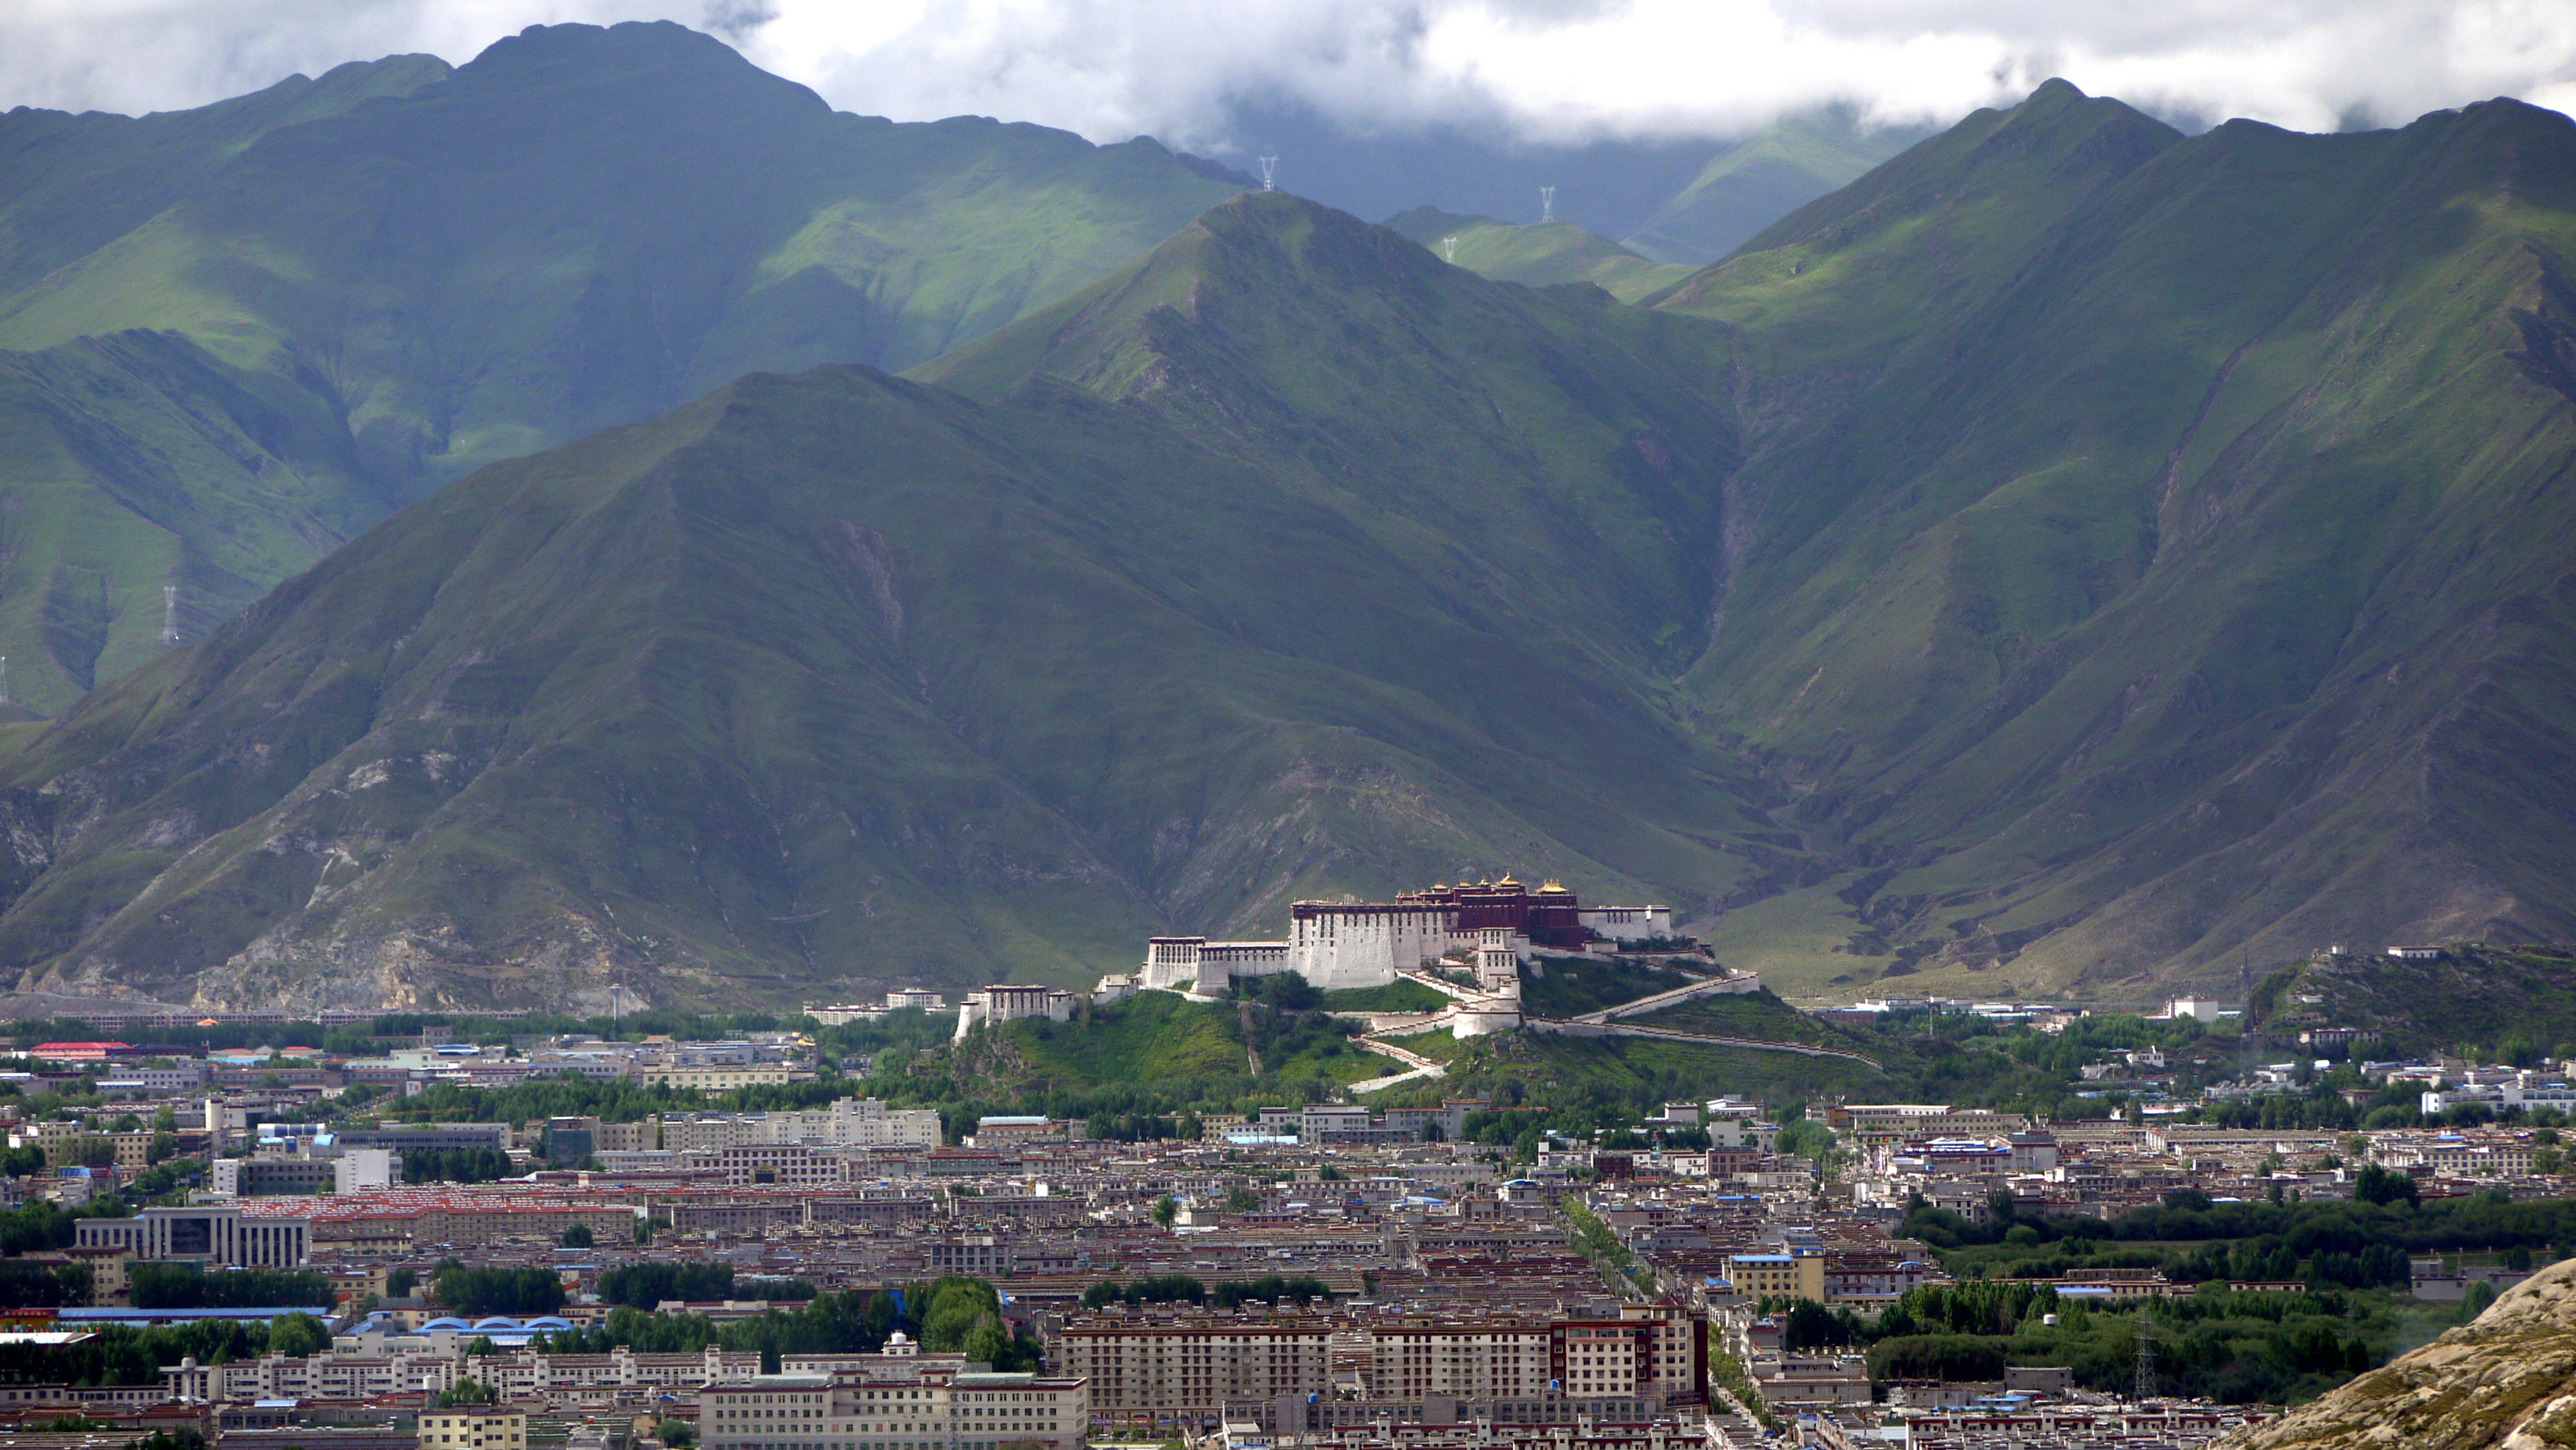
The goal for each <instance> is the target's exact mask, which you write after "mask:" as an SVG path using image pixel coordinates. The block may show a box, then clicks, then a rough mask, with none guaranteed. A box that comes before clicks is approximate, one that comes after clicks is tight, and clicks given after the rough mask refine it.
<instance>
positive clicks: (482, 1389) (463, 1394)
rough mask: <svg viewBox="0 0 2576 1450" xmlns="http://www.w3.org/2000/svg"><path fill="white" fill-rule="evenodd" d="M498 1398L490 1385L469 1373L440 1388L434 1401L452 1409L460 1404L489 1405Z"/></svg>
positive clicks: (444, 1408) (438, 1406)
mask: <svg viewBox="0 0 2576 1450" xmlns="http://www.w3.org/2000/svg"><path fill="white" fill-rule="evenodd" d="M496 1398H497V1396H495V1395H494V1394H493V1393H492V1387H491V1386H490V1385H487V1384H484V1383H483V1382H481V1381H480V1380H477V1379H475V1378H474V1377H473V1376H471V1375H468V1376H466V1377H465V1378H463V1379H461V1380H458V1381H457V1382H456V1383H454V1384H452V1385H449V1386H448V1387H447V1388H445V1389H443V1390H440V1391H439V1392H438V1398H437V1400H436V1401H434V1402H433V1403H434V1404H435V1406H436V1407H437V1408H439V1409H442V1410H452V1409H455V1408H456V1407H458V1406H459V1405H488V1404H491V1403H492V1402H493V1400H494V1399H496Z"/></svg>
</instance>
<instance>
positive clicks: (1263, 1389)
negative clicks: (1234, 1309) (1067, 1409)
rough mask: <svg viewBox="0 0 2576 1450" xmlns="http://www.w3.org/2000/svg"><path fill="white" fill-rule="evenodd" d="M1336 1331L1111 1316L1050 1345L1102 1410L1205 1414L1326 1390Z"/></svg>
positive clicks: (1266, 1322) (1295, 1323)
mask: <svg viewBox="0 0 2576 1450" xmlns="http://www.w3.org/2000/svg"><path fill="white" fill-rule="evenodd" d="M1333 1331H1334V1325H1333V1323H1332V1321H1330V1320H1327V1319H1322V1318H1309V1317H1303V1316H1284V1315H1283V1316H1278V1317H1273V1318H1268V1319H1250V1318H1234V1317H1223V1318H1220V1317H1217V1316H1210V1315H1194V1316H1190V1317H1188V1318H1186V1319H1177V1320H1176V1319H1166V1318H1154V1319H1146V1318H1142V1317H1135V1318H1130V1317H1123V1316H1105V1317H1099V1318H1086V1319H1077V1320H1075V1321H1073V1322H1072V1323H1070V1324H1067V1325H1066V1326H1065V1327H1064V1328H1063V1329H1061V1330H1059V1331H1057V1334H1056V1338H1055V1342H1054V1343H1053V1344H1052V1345H1051V1346H1050V1349H1051V1350H1052V1351H1053V1357H1054V1359H1055V1360H1056V1362H1057V1363H1059V1364H1061V1365H1062V1366H1063V1368H1064V1371H1065V1373H1067V1374H1069V1375H1072V1376H1074V1377H1075V1378H1077V1379H1080V1380H1083V1381H1085V1382H1086V1383H1087V1384H1088V1385H1089V1386H1090V1395H1091V1404H1092V1407H1093V1408H1094V1409H1095V1410H1097V1411H1098V1412H1099V1413H1101V1414H1108V1415H1118V1414H1140V1413H1154V1412H1161V1411H1180V1412H1194V1413H1201V1414H1209V1413H1217V1412H1219V1411H1221V1410H1222V1409H1223V1407H1224V1406H1225V1404H1226V1403H1227V1402H1228V1401H1240V1400H1263V1399H1269V1398H1272V1397H1274V1396H1277V1395H1288V1394H1300V1395H1303V1394H1322V1393H1324V1392H1325V1391H1326V1390H1328V1389H1329V1388H1330V1387H1331V1385H1330V1378H1331V1370H1332V1340H1333ZM709 1450H716V1447H713V1446H710V1447H709Z"/></svg>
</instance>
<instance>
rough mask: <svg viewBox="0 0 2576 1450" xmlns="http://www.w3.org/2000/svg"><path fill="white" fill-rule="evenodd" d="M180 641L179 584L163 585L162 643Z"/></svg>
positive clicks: (166, 644) (167, 644)
mask: <svg viewBox="0 0 2576 1450" xmlns="http://www.w3.org/2000/svg"><path fill="white" fill-rule="evenodd" d="M178 642H179V586H178V585H176V584H164V585H162V586H161V643H162V645H163V646H164V647H167V646H170V645H174V644H177V643H178Z"/></svg>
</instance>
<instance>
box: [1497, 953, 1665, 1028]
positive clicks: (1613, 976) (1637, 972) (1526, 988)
mask: <svg viewBox="0 0 2576 1450" xmlns="http://www.w3.org/2000/svg"><path fill="white" fill-rule="evenodd" d="M1540 965H1541V967H1542V968H1543V969H1544V970H1545V972H1546V975H1545V976H1538V975H1535V974H1525V975H1524V976H1523V978H1522V981H1521V1005H1522V1006H1523V1007H1524V1008H1526V1009H1527V1010H1529V1011H1530V1012H1532V1013H1534V1014H1536V1015H1538V1016H1541V1017H1579V1016H1581V1015H1583V1014H1584V1013H1586V1012H1598V1011H1600V1010H1601V1009H1602V1008H1604V1007H1616V1006H1618V1005H1619V1004H1620V1003H1622V1002H1634V1001H1636V1000H1637V999H1638V998H1640V997H1650V996H1653V995H1654V994H1655V993H1657V992H1663V991H1669V990H1671V989H1672V988H1675V987H1678V986H1681V985H1683V983H1684V982H1686V981H1687V980H1688V978H1686V977H1684V976H1683V975H1682V974H1681V973H1679V972H1668V971H1665V970H1664V969H1663V968H1661V967H1649V966H1645V965H1643V964H1640V963H1636V962H1587V961H1585V960H1584V959H1582V958H1580V957H1548V958H1545V959H1544V960H1543V961H1542V962H1541V963H1540Z"/></svg>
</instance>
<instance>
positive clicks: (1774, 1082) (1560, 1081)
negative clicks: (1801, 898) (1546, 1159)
mask: <svg viewBox="0 0 2576 1450" xmlns="http://www.w3.org/2000/svg"><path fill="white" fill-rule="evenodd" d="M1745 1000H1748V1001H1749V1000H1753V999H1745ZM1799 1015H1800V1014H1797V1013H1796V1012H1794V1011H1792V1010H1791V1009H1789V1008H1786V1007H1782V1008H1780V1009H1778V1011H1777V1013H1774V1014H1767V1015H1762V1016H1759V1017H1748V1018H1747V1019H1746V1020H1745V1021H1744V1022H1743V1023H1742V1024H1741V1025H1742V1026H1743V1027H1744V1028H1745V1029H1746V1030H1745V1031H1744V1032H1743V1033H1742V1035H1744V1036H1749V1037H1758V1038H1762V1039H1765V1040H1771V1041H1794V1040H1797V1038H1796V1037H1795V1035H1794V1034H1795V1033H1796V1031H1797V1030H1798V1029H1797V1027H1796V1025H1795V1021H1794V1020H1793V1019H1796V1018H1798V1017H1799ZM1464 1047H1465V1050H1464V1051H1463V1052H1460V1053H1458V1054H1456V1055H1454V1056H1452V1057H1451V1058H1449V1059H1447V1062H1448V1066H1449V1073H1450V1075H1449V1077H1447V1078H1446V1079H1443V1080H1442V1082H1441V1083H1440V1084H1439V1087H1440V1089H1441V1090H1442V1091H1443V1092H1446V1093H1451V1094H1457V1093H1484V1092H1492V1091H1494V1090H1495V1089H1496V1088H1497V1087H1498V1086H1499V1085H1500V1084H1501V1083H1503V1082H1506V1081H1509V1080H1513V1079H1517V1080H1519V1081H1521V1082H1523V1083H1525V1084H1531V1085H1538V1084H1548V1085H1552V1086H1554V1087H1555V1088H1557V1089H1558V1090H1559V1092H1560V1093H1561V1090H1562V1086H1563V1085H1564V1084H1568V1083H1580V1084H1582V1085H1584V1086H1585V1087H1586V1088H1588V1089H1591V1090H1593V1091H1596V1092H1599V1093H1601V1094H1603V1095H1605V1096H1619V1097H1637V1098H1654V1099H1660V1100H1667V1101H1673V1102H1686V1101H1690V1100H1692V1099H1695V1098H1696V1099H1706V1098H1711V1097H1716V1096H1719V1095H1721V1094H1725V1095H1730V1096H1737V1097H1745V1098H1750V1099H1753V1100H1755V1101H1759V1102H1765V1103H1774V1104H1777V1103H1783V1102H1789V1101H1793V1100H1794V1101H1801V1102H1807V1101H1815V1100H1818V1099H1822V1098H1828V1097H1837V1098H1838V1097H1858V1098H1866V1097H1867V1096H1868V1095H1869V1094H1871V1093H1872V1092H1877V1091H1884V1087H1885V1084H1886V1081H1887V1078H1886V1075H1885V1074H1884V1073H1881V1072H1877V1071H1874V1070H1872V1069H1871V1068H1869V1067H1867V1066H1865V1065H1863V1064H1860V1063H1855V1062H1845V1061H1841V1060H1839V1059H1833V1058H1809V1057H1800V1056H1797V1055H1796V1054H1794V1053H1785V1052H1758V1051H1752V1050H1749V1049H1744V1048H1732V1047H1702V1046H1698V1045H1696V1044H1692V1043H1684V1042H1661V1041H1656V1040H1654V1039H1651V1038H1642V1037H1561V1036H1557V1035H1554V1034H1551V1033H1540V1032H1513V1033H1506V1034H1502V1035H1499V1036H1495V1037H1478V1038H1472V1039H1470V1040H1469V1041H1468V1042H1467V1043H1466V1044H1464ZM1861 1050H1863V1051H1868V1050H1869V1049H1866V1048H1864V1049H1861ZM1431 1055H1434V1056H1436V1055H1437V1054H1431ZM1872 1055H1873V1056H1881V1057H1883V1056H1884V1055H1885V1053H1884V1050H1883V1049H1882V1050H1880V1051H1878V1052H1874V1053H1872ZM1395 1090H1396V1091H1402V1089H1395ZM1531 1090H1532V1091H1533V1092H1534V1093H1535V1092H1537V1091H1538V1089H1537V1088H1536V1087H1535V1086H1533V1087H1532V1089H1531Z"/></svg>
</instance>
